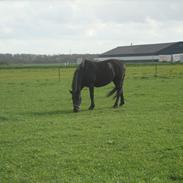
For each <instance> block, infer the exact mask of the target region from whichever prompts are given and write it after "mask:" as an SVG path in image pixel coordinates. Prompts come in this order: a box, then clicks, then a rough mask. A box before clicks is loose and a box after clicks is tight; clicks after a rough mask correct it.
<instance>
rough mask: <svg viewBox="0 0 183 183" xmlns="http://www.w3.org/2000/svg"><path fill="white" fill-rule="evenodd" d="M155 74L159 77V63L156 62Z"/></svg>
mask: <svg viewBox="0 0 183 183" xmlns="http://www.w3.org/2000/svg"><path fill="white" fill-rule="evenodd" d="M154 76H155V77H157V76H158V64H155V73H154Z"/></svg>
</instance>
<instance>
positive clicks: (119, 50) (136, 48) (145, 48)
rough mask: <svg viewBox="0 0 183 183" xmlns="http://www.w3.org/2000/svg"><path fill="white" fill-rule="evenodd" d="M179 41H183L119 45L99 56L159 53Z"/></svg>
mask: <svg viewBox="0 0 183 183" xmlns="http://www.w3.org/2000/svg"><path fill="white" fill-rule="evenodd" d="M177 43H182V42H171V43H158V44H144V45H131V46H119V47H116V48H114V49H112V50H109V51H107V52H105V53H103V54H101V55H100V56H99V57H108V56H140V55H157V54H159V53H160V52H161V51H163V50H164V49H166V48H169V47H171V46H173V45H175V44H177Z"/></svg>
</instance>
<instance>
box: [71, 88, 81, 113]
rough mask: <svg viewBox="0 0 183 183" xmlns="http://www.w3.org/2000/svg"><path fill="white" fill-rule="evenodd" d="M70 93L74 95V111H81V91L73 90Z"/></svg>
mask: <svg viewBox="0 0 183 183" xmlns="http://www.w3.org/2000/svg"><path fill="white" fill-rule="evenodd" d="M70 93H71V95H72V102H73V112H79V110H80V105H81V93H80V92H77V91H76V92H75V91H71V90H70Z"/></svg>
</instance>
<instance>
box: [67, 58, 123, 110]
mask: <svg viewBox="0 0 183 183" xmlns="http://www.w3.org/2000/svg"><path fill="white" fill-rule="evenodd" d="M124 77H125V65H124V64H123V63H122V62H121V61H119V60H114V59H111V60H106V61H101V62H94V61H89V60H85V61H83V62H82V63H81V64H80V65H79V66H78V68H77V69H76V71H75V73H74V76H73V81H72V90H71V91H70V92H71V94H72V101H73V111H74V112H78V111H79V110H80V105H81V90H82V89H83V88H84V87H88V88H89V92H90V99H91V105H90V107H89V109H90V110H93V109H94V107H95V103H94V87H101V86H105V85H107V84H108V83H110V82H112V81H113V83H114V85H115V87H114V88H113V89H112V90H111V91H110V92H109V93H108V96H111V95H112V94H114V93H115V92H116V101H115V103H114V106H113V107H114V108H116V107H118V106H119V99H120V106H121V105H123V104H124V97H123V81H124Z"/></svg>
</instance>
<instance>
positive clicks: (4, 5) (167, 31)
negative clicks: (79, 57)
mask: <svg viewBox="0 0 183 183" xmlns="http://www.w3.org/2000/svg"><path fill="white" fill-rule="evenodd" d="M182 12H183V1H182V0H60V1H59V0H46V1H45V0H19V1H18V0H0V53H35V54H63V53H65V54H68V53H103V52H105V51H108V50H109V49H112V48H114V47H117V46H123V45H130V44H131V43H133V44H148V43H160V42H175V41H183V13H182Z"/></svg>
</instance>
